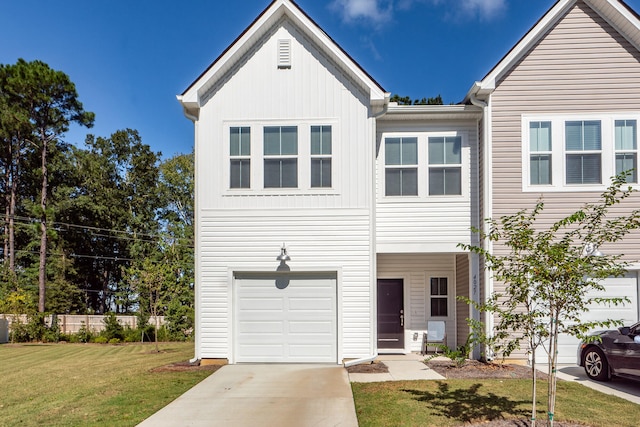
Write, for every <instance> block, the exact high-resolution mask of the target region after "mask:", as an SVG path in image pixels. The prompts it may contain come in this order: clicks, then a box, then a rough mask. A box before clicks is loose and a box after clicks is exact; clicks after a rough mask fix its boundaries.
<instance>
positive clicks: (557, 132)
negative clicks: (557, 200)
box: [521, 112, 640, 193]
mask: <svg viewBox="0 0 640 427" xmlns="http://www.w3.org/2000/svg"><path fill="white" fill-rule="evenodd" d="M625 119H626V120H637V123H638V127H637V128H636V131H638V132H640V130H639V129H640V113H632V112H629V113H624V112H620V113H618V112H616V113H585V114H523V115H522V120H521V141H522V146H521V148H522V149H521V154H522V191H523V192H525V193H532V192H535V193H541V192H594V191H596V192H601V191H603V190H605V189H606V188H607V187H608V186H609V185H610V184H611V177H612V176H614V175H615V174H616V156H615V155H616V150H615V121H616V120H625ZM589 120H599V121H600V123H601V132H602V147H601V150H600V151H599V153H600V154H601V162H602V163H601V173H602V176H601V183H600V184H566V183H565V182H566V155H567V154H588V153H596V152H597V151H591V150H589V151H580V152H578V151H567V150H566V145H565V122H567V121H589ZM531 122H551V144H552V146H551V159H552V164H551V179H552V183H551V184H550V185H547V184H545V185H532V184H530V179H531V177H530V162H529V159H530V155H531V154H532V152H531V150H530V143H529V123H531ZM638 141H640V138H638ZM535 153H537V152H533V154H535ZM630 185H632V186H633V187H634V188H640V185H638V184H633V183H632V184H630Z"/></svg>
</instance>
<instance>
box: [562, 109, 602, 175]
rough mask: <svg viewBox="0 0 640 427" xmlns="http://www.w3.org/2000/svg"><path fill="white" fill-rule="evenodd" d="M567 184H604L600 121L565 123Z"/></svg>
mask: <svg viewBox="0 0 640 427" xmlns="http://www.w3.org/2000/svg"><path fill="white" fill-rule="evenodd" d="M565 149H566V159H567V160H566V167H567V175H566V182H567V184H600V183H602V130H601V123H600V120H589V121H586V120H585V121H567V122H566V123H565Z"/></svg>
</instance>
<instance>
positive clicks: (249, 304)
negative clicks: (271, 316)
mask: <svg viewBox="0 0 640 427" xmlns="http://www.w3.org/2000/svg"><path fill="white" fill-rule="evenodd" d="M256 294H258V293H257V292H256ZM283 303H284V301H283V300H282V298H267V297H264V298H259V297H253V298H247V297H243V298H242V309H243V310H247V311H281V310H282V306H283Z"/></svg>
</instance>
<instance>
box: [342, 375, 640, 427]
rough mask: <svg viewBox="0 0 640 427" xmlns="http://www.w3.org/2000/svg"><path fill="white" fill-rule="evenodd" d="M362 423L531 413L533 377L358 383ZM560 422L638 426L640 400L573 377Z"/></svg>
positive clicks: (460, 420) (542, 414)
mask: <svg viewBox="0 0 640 427" xmlns="http://www.w3.org/2000/svg"><path fill="white" fill-rule="evenodd" d="M352 389H353V396H354V399H355V403H356V412H357V414H358V421H359V424H360V427H371V426H380V427H392V426H402V427H409V426H421V427H424V426H438V427H440V426H443V427H444V426H459V425H462V424H464V423H469V422H480V421H485V420H493V419H500V418H517V419H523V420H528V419H530V417H531V397H530V396H531V381H530V380H515V379H505V380H499V379H492V380H474V379H468V380H454V379H451V380H442V381H398V382H385V383H353V384H352ZM538 390H539V391H538V415H537V419H538V420H539V421H542V422H540V423H539V424H538V425H540V426H544V425H546V419H547V415H546V399H547V396H546V390H547V383H546V382H544V381H540V382H539V383H538ZM555 420H556V421H573V422H576V423H581V424H584V425H588V426H592V427H598V426H602V427H608V426H618V427H625V426H628V427H637V426H638V423H639V421H638V420H640V405H636V404H634V403H631V402H629V401H626V400H624V399H620V398H618V397H614V396H609V395H605V394H603V393H600V392H597V391H595V390H592V389H590V388H587V387H584V386H582V385H580V384H577V383H572V382H559V383H558V398H557V403H556V417H555Z"/></svg>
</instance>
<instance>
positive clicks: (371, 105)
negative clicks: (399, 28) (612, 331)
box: [178, 0, 640, 363]
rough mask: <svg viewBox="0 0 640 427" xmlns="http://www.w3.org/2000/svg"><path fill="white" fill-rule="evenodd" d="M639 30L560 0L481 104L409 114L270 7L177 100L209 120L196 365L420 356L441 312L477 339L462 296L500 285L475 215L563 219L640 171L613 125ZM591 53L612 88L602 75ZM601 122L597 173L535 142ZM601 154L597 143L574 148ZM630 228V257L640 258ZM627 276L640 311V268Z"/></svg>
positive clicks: (201, 142)
mask: <svg viewBox="0 0 640 427" xmlns="http://www.w3.org/2000/svg"><path fill="white" fill-rule="evenodd" d="M576 3H577V5H576ZM592 7H593V8H594V9H592ZM607 14H609V15H607ZM574 15H577V16H576V19H577V21H578V24H580V25H575V24H574V23H572V22H570V21H571V20H572V19H573V18H574ZM601 15H604V16H606V20H605V19H604V18H602V17H601ZM585 16H586V17H587V18H585ZM592 18H593V19H592ZM596 18H597V19H596ZM618 18H619V19H618ZM589 19H592V20H591V21H589ZM616 19H618V20H616ZM565 22H566V24H565ZM606 22H616V24H615V25H616V27H615V28H616V29H614V27H613V26H611V25H612V24H607V23H606ZM625 23H626V24H625ZM623 24H624V25H623ZM563 25H565V26H567V27H568V28H570V30H566V29H563V28H562V26H563ZM558 28H559V30H557V29H558ZM638 28H640V27H639V26H638V18H637V16H636V15H635V14H634V13H633V12H631V11H629V10H628V9H627V8H626V7H624V5H622V4H621V3H619V2H618V1H613V0H612V1H594V2H583V1H577V2H576V1H575V0H574V1H560V2H559V3H558V4H557V5H556V6H554V8H553V9H552V10H551V11H550V12H549V13H548V14H547V15H546V16H545V17H544V18H543V20H541V21H540V22H539V23H538V24H537V25H536V27H534V29H532V31H531V32H530V33H529V34H528V35H527V36H525V38H524V39H523V40H522V41H521V42H520V43H518V45H517V46H516V47H515V48H514V49H513V50H512V51H511V52H510V53H509V54H508V55H507V57H505V59H504V60H503V61H501V62H500V64H498V66H497V67H496V68H495V69H494V70H493V71H492V72H491V73H490V74H489V75H488V76H487V77H486V78H485V79H484V80H482V81H481V82H478V83H477V84H476V85H474V87H473V88H472V90H471V91H470V92H469V95H468V96H467V99H466V100H465V101H467V102H465V103H462V104H460V105H449V106H398V105H395V104H394V103H390V102H389V94H388V93H387V92H386V91H385V90H384V89H383V88H381V87H380V85H379V84H378V83H376V81H375V80H373V78H372V77H371V76H369V75H368V74H367V73H366V72H365V71H364V70H363V69H362V68H361V67H360V66H359V65H358V64H357V63H356V62H355V61H354V60H353V59H352V58H351V57H349V55H348V54H347V53H346V52H344V51H343V50H342V49H341V48H340V47H339V46H338V45H337V44H336V43H335V42H334V41H333V40H332V39H331V38H330V37H329V36H328V35H327V34H326V33H325V32H324V31H323V30H322V29H321V28H319V27H318V25H317V24H316V23H315V22H313V20H312V19H311V18H310V17H309V16H307V15H306V14H305V13H304V12H303V11H302V10H301V9H300V8H299V7H298V6H297V5H296V4H295V3H294V2H292V1H290V0H275V1H273V2H272V3H271V5H269V6H268V7H267V9H266V10H265V11H264V12H263V13H262V14H261V15H260V16H259V17H258V18H257V19H256V20H255V21H254V22H253V23H252V24H251V25H250V26H249V28H247V30H246V31H245V32H244V33H243V34H242V35H241V36H240V37H239V38H238V39H236V41H234V43H233V44H232V45H231V46H230V47H229V48H228V49H227V50H226V51H225V52H224V53H223V54H222V55H221V56H220V57H219V58H218V59H216V60H215V61H214V63H213V64H212V65H211V66H210V67H209V68H208V69H207V70H205V71H204V73H203V74H202V75H201V76H200V77H199V78H198V79H197V80H196V81H195V82H194V83H193V84H192V85H191V86H190V87H189V88H188V89H187V90H186V91H185V92H184V93H183V94H182V95H181V96H179V97H178V98H179V100H180V102H181V103H182V105H183V107H184V111H185V114H186V115H187V117H189V118H190V119H191V120H192V121H193V122H194V123H195V153H196V198H195V200H196V210H195V212H196V354H195V356H196V358H198V359H226V360H227V361H228V362H230V363H241V362H329V363H341V362H343V361H345V360H349V359H367V358H372V357H374V356H375V355H377V354H378V353H383V352H411V351H414V352H415V351H420V348H421V342H422V336H423V333H424V332H425V331H426V329H427V322H428V321H431V320H443V321H444V322H445V324H446V331H447V344H448V345H449V346H455V345H458V344H461V343H463V342H464V341H465V339H466V338H467V336H468V333H469V331H468V329H469V328H468V327H467V324H466V320H465V319H466V318H468V317H470V316H476V315H477V314H476V313H471V311H470V309H469V306H468V305H466V304H464V303H462V302H459V301H457V300H456V297H457V296H460V295H462V296H466V297H469V298H472V299H474V300H480V299H481V298H482V295H484V294H486V293H487V292H490V291H491V290H492V286H494V285H493V283H492V282H491V281H490V280H489V278H488V277H486V276H485V275H484V273H482V271H481V270H480V262H479V260H478V258H477V257H476V256H475V255H472V254H470V253H467V252H463V251H462V250H461V249H460V248H459V247H458V246H457V244H458V243H467V244H469V243H471V244H476V243H478V242H477V240H474V239H476V238H477V236H475V235H474V234H473V233H472V232H471V227H472V226H478V225H480V224H481V220H480V218H483V217H485V216H489V215H493V216H499V215H503V214H505V213H509V212H511V209H512V207H513V206H515V207H525V206H528V205H529V204H531V203H533V202H535V200H537V198H538V197H539V195H540V194H544V195H545V200H547V198H548V199H549V200H550V201H551V200H553V201H555V200H557V203H560V202H562V205H561V206H558V209H557V211H558V212H559V214H561V213H562V212H565V211H566V212H568V209H571V208H573V207H574V206H577V205H579V203H580V202H582V201H584V200H587V198H589V197H591V198H592V197H593V195H594V194H597V192H598V191H599V190H600V188H601V187H602V188H604V186H605V184H606V180H607V177H608V176H609V175H612V174H613V173H609V172H611V171H613V169H614V166H612V164H613V163H615V161H614V159H615V158H622V159H623V160H624V161H629V162H632V161H634V159H635V161H636V163H637V147H636V146H633V148H629V147H628V146H627V145H624V147H623V148H624V150H623V149H620V150H617V151H616V150H615V149H614V148H611V147H612V144H613V142H612V139H613V133H614V132H613V128H612V127H615V126H617V123H618V121H619V120H624V121H625V122H624V123H625V125H624V126H625V129H624V130H625V131H626V132H629V130H628V129H627V128H626V127H627V126H628V127H631V126H632V125H633V123H634V122H633V120H636V115H639V116H640V101H636V100H638V99H640V97H638V95H640V94H638V93H635V92H640V84H639V83H640V66H639V65H638V61H637V55H638V51H637V48H636V47H635V46H636V44H634V40H635V39H634V38H633V37H636V38H638V40H640V31H639V29H638ZM567 31H569V33H570V32H571V31H574V32H577V37H575V39H572V40H571V41H570V42H566V43H568V44H569V46H572V48H573V47H575V45H576V43H580V42H584V43H585V44H586V45H587V47H588V48H587V49H585V50H584V52H582V51H581V52H580V53H577V54H576V53H575V52H573V51H572V52H570V53H567V52H563V51H562V48H563V44H564V43H565V42H564V41H563V40H564V37H563V35H565V34H568V33H567ZM592 33H593V37H595V35H598V36H599V37H604V38H607V37H608V40H609V42H608V44H607V43H606V42H605V45H604V46H603V47H601V46H600V45H599V44H598V43H593V40H592ZM627 33H631V35H629V34H627ZM621 34H623V35H621ZM547 44H549V45H550V47H547V46H546V45H547ZM612 45H615V46H614V47H616V49H613V48H612ZM603 50H604V51H606V52H607V55H606V57H605V58H602V51H603ZM614 50H615V51H616V53H613V52H614ZM618 51H619V53H618ZM549 55H551V56H549ZM556 55H557V57H558V58H561V59H563V60H561V61H558V60H557V59H556V58H555V56H556ZM590 55H591V56H592V57H593V58H592V59H590V58H589V57H590ZM625 55H626V56H625ZM547 58H548V59H547ZM546 61H550V62H549V63H546ZM589 61H593V62H595V63H598V64H600V67H604V68H600V70H604V74H609V73H610V74H611V80H616V81H615V82H611V83H612V84H611V85H607V86H603V85H604V84H605V83H608V81H609V80H607V79H606V78H604V77H602V75H603V73H601V72H598V68H595V65H591V64H590V62H589ZM617 61H620V63H623V62H625V61H627V66H626V67H618V66H617ZM529 62H530V63H529ZM552 64H554V65H552ZM576 64H578V65H579V64H587V65H586V66H577V67H576ZM607 64H608V65H609V66H608V67H607ZM540 70H543V71H544V72H542V73H541V72H540ZM572 70H575V71H576V73H577V74H580V77H578V76H576V75H573V74H571V73H572ZM589 70H593V71H591V72H590V71H589ZM624 73H629V75H628V76H625V75H624ZM565 74H567V75H568V81H564V80H566V77H565ZM425 78H428V76H425ZM601 79H603V80H607V81H602V80H601ZM626 79H629V80H628V81H629V83H626V82H627V80H626ZM633 79H635V80H633ZM461 83H464V82H461ZM556 85H559V87H557V86H556ZM616 91H619V92H616ZM618 93H620V95H618ZM623 95H624V100H625V102H624V105H622V106H621V105H620V100H621V99H623V98H622V96H623ZM528 98H529V99H528ZM634 109H635V113H634ZM569 113H570V114H572V115H571V116H569V115H566V114H569ZM582 113H584V114H585V115H584V116H582ZM587 113H588V114H587ZM598 120H600V121H601V123H602V125H601V126H602V127H601V129H603V132H605V131H606V130H607V129H608V130H609V131H611V136H608V137H606V138H605V137H603V142H602V145H603V148H602V150H601V151H600V154H599V155H600V156H601V159H602V165H603V166H602V175H601V179H602V182H603V184H602V185H593V186H592V185H590V184H586V185H571V186H566V185H565V184H564V181H563V180H562V177H563V175H564V172H563V171H564V169H563V167H564V166H563V161H562V159H563V158H564V156H565V153H564V151H563V148H562V145H561V144H556V145H554V146H553V150H559V151H558V152H555V151H553V152H551V153H549V152H547V151H544V150H542V147H539V146H538V147H536V150H537V151H536V150H533V151H532V149H530V148H527V147H530V142H529V135H530V131H529V128H530V127H533V126H534V124H537V126H538V127H537V129H546V128H547V123H550V126H552V127H553V129H554V132H560V133H559V135H560V136H559V138H560V139H558V141H561V140H562V135H563V133H562V131H561V130H560V129H561V128H562V127H563V126H564V123H565V122H571V123H574V122H578V121H581V123H583V124H582V125H581V126H587V125H585V124H584V123H587V124H588V126H591V125H590V123H593V122H596V121H598ZM593 126H595V125H593ZM607 126H608V127H607ZM633 126H635V125H633ZM538 132H539V133H540V132H542V131H541V130H538ZM633 132H635V133H633V135H634V143H635V141H636V139H637V136H636V135H637V126H636V127H634V128H633ZM554 135H555V134H554ZM607 138H608V139H607ZM554 141H555V140H554ZM605 143H606V144H608V145H606V147H608V148H604V147H605ZM521 147H525V151H522V150H521ZM548 154H551V155H552V159H553V161H554V163H553V166H551V168H554V169H553V175H552V177H553V181H552V183H551V184H544V185H542V184H540V182H541V181H540V180H541V179H543V178H541V177H540V176H541V175H543V174H542V173H541V172H540V173H538V175H536V181H535V182H531V181H530V180H529V179H525V180H524V181H523V180H522V179H521V177H522V176H525V177H529V175H531V173H530V172H529V170H530V168H531V166H530V165H531V164H532V163H533V162H534V161H535V162H537V163H536V166H538V169H537V170H538V171H542V170H543V169H544V168H543V167H542V164H543V163H544V161H543V159H544V156H545V155H548ZM587 154H588V155H597V153H595V152H593V150H592V151H589V152H588V153H575V154H574V153H570V154H566V156H567V158H569V159H570V161H571V160H572V159H571V156H573V155H576V156H577V155H582V156H583V157H585V158H587V157H588V156H586V155H587ZM536 156H537V157H536ZM634 156H635V157H634ZM523 160H524V163H523ZM606 162H610V163H611V164H609V163H607V166H605V163H606ZM523 164H524V166H522V167H521V165H523ZM625 164H626V163H625ZM523 168H524V170H525V172H522V169H523ZM555 168H557V171H556V169H555ZM588 173H590V172H583V174H582V175H583V176H581V179H590V177H589V176H586V177H585V176H584V175H585V174H588ZM571 179H577V178H574V177H571ZM593 179H595V178H593ZM575 189H577V190H578V191H574V190H575ZM583 190H589V192H585V191H583ZM593 191H596V193H593ZM569 196H570V197H569ZM568 198H570V199H571V200H572V201H573V202H572V203H569V204H567V199H568ZM514 200H521V201H522V205H521V206H520V203H517V204H514V203H513V201H514ZM634 238H635V240H634V241H631V242H630V243H628V244H627V248H628V249H629V250H628V252H625V253H627V254H628V255H629V257H630V258H629V259H632V260H637V259H639V258H640V253H639V252H640V249H638V248H639V247H640V245H638V243H639V242H638V239H637V237H634ZM283 244H284V246H285V248H286V251H287V254H285V253H281V247H282V246H283ZM602 249H603V250H605V249H606V248H602ZM280 255H281V256H280ZM276 257H278V258H279V260H276ZM289 257H290V259H288V258H289ZM621 282H624V283H623V286H626V287H627V288H625V291H624V292H627V293H628V295H629V296H630V297H632V298H633V299H634V304H635V305H634V306H633V308H632V310H635V314H634V316H635V318H636V319H637V316H638V313H637V300H638V298H637V294H638V292H637V286H638V284H637V274H636V275H635V276H630V277H629V278H628V282H627V281H625V280H622V281H618V282H616V283H621ZM634 286H635V288H634ZM496 288H498V284H496ZM632 291H633V293H632Z"/></svg>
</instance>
